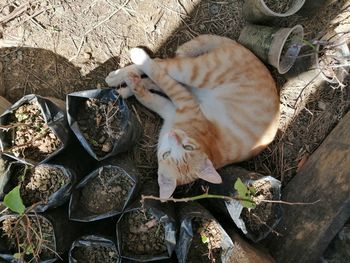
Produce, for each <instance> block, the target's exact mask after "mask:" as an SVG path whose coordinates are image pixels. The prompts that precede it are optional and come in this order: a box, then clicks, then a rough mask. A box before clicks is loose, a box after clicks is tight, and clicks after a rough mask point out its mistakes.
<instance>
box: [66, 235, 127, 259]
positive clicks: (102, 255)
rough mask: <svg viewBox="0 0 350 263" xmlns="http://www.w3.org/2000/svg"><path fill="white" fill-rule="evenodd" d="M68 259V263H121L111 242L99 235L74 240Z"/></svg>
mask: <svg viewBox="0 0 350 263" xmlns="http://www.w3.org/2000/svg"><path fill="white" fill-rule="evenodd" d="M89 256H90V258H89V261H88V260H87V259H88V257H89ZM68 258H69V263H85V262H87V261H88V262H93V261H94V262H104V263H120V262H121V258H120V256H119V253H118V250H117V247H116V245H115V244H114V242H113V240H112V239H109V238H107V237H103V236H100V235H87V236H82V237H80V238H78V239H77V240H75V241H74V242H73V244H72V246H71V248H70V250H69V255H68ZM79 259H80V260H79Z"/></svg>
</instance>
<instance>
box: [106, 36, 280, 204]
mask: <svg viewBox="0 0 350 263" xmlns="http://www.w3.org/2000/svg"><path fill="white" fill-rule="evenodd" d="M130 55H131V60H132V62H133V63H134V64H132V65H130V66H127V67H125V68H122V69H119V70H116V71H113V72H111V73H110V74H109V75H108V76H107V78H106V82H107V83H108V85H109V86H113V87H117V86H118V85H120V84H122V83H126V84H127V87H124V88H120V89H119V90H118V92H119V93H120V95H121V96H122V97H123V98H128V97H129V96H132V95H135V96H136V98H137V99H138V100H139V101H140V102H141V103H142V104H143V105H144V106H145V107H147V108H149V109H151V110H152V111H155V112H156V113H158V114H159V115H160V116H161V117H162V118H163V120H164V123H163V126H162V129H161V132H160V135H159V141H158V151H157V157H158V164H159V167H158V183H159V189H160V197H161V198H169V197H170V196H171V195H172V194H173V192H174V190H175V188H176V186H177V185H183V184H188V183H190V182H193V181H194V180H196V179H198V178H201V179H203V180H206V181H208V182H211V183H217V184H218V183H221V182H222V180H221V177H220V175H219V174H218V173H217V171H216V169H217V168H220V167H223V166H225V165H227V164H231V163H235V162H241V161H243V160H246V159H248V158H251V157H253V156H255V155H256V154H258V153H259V152H261V151H262V150H263V149H264V148H266V146H267V145H268V144H269V143H270V142H271V141H272V140H273V139H274V137H275V134H276V132H277V128H278V123H279V95H278V92H277V90H276V84H275V82H274V80H273V78H272V76H271V74H270V72H269V71H268V69H267V68H266V66H265V65H264V64H263V63H262V62H261V61H260V60H259V59H258V58H257V57H256V56H255V55H254V54H253V53H251V52H250V51H249V50H248V49H246V48H245V47H243V46H242V45H240V44H238V43H237V42H236V41H234V40H231V39H229V38H225V37H220V36H215V35H200V36H198V37H196V38H194V39H193V40H191V41H189V42H186V43H185V44H183V45H182V46H180V47H179V48H178V49H177V52H176V56H175V57H174V58H169V59H151V58H150V57H149V56H148V55H147V54H146V52H145V51H144V50H142V49H140V48H134V49H132V50H131V51H130ZM143 73H144V74H146V75H147V76H148V77H149V78H141V77H140V76H141V74H143ZM151 89H156V90H159V91H162V92H164V93H165V94H166V95H167V97H168V98H169V99H168V98H166V97H164V96H160V95H158V94H156V93H153V92H151V91H150V90H151Z"/></svg>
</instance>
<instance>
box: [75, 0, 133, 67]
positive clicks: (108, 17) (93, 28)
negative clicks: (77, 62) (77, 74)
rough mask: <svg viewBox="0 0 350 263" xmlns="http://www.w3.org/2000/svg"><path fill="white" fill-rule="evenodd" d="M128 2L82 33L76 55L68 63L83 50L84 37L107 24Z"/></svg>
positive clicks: (127, 0)
mask: <svg viewBox="0 0 350 263" xmlns="http://www.w3.org/2000/svg"><path fill="white" fill-rule="evenodd" d="M129 1H130V0H126V1H125V2H124V4H122V5H121V6H120V7H119V8H118V9H116V10H114V11H113V12H112V13H111V14H110V15H109V16H107V17H106V18H105V19H103V20H102V21H100V22H99V23H97V24H96V25H95V26H93V27H92V28H90V29H89V30H88V31H86V32H85V33H84V35H83V36H82V38H81V40H80V44H79V48H78V51H77V53H76V54H75V55H74V56H73V57H71V58H70V59H69V61H72V60H74V59H76V58H77V57H78V56H79V54H80V52H81V49H82V48H83V45H84V43H85V39H86V36H87V35H88V34H89V33H90V32H92V31H94V30H95V29H96V28H98V27H99V26H101V25H102V24H103V23H105V22H107V21H108V20H109V19H111V18H112V17H113V16H114V15H115V14H116V13H118V12H119V11H120V10H122V9H123V8H124V7H125V6H126V5H127V4H128V3H129Z"/></svg>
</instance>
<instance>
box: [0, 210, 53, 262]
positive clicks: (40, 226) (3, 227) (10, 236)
mask: <svg viewBox="0 0 350 263" xmlns="http://www.w3.org/2000/svg"><path fill="white" fill-rule="evenodd" d="M0 233H1V238H2V239H3V240H4V241H5V244H6V245H7V247H8V251H9V252H10V253H11V254H8V255H6V254H0V256H1V257H2V258H4V259H7V260H10V259H13V255H14V254H15V253H18V252H19V251H20V252H21V253H22V255H23V256H24V259H25V260H26V261H27V262H28V261H30V260H33V262H39V261H40V262H54V261H55V260H56V254H55V253H54V251H56V240H55V233H54V227H53V225H52V224H51V222H50V221H49V220H47V219H46V218H45V217H42V216H40V215H34V214H31V215H24V216H18V215H5V216H2V217H1V218H0ZM29 240H30V241H29ZM39 244H41V245H39Z"/></svg>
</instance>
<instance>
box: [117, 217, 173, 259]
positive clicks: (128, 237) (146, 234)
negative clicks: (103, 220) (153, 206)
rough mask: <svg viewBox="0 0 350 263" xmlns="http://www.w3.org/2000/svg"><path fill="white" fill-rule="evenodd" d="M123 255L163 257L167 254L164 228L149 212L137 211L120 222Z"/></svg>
mask: <svg viewBox="0 0 350 263" xmlns="http://www.w3.org/2000/svg"><path fill="white" fill-rule="evenodd" d="M119 224H120V225H119V231H121V236H122V255H124V256H135V255H151V256H156V255H161V254H164V253H166V251H167V248H166V245H165V232H164V226H163V224H161V223H160V222H159V221H158V219H156V218H155V217H154V216H152V215H151V213H149V212H148V211H146V212H145V213H144V212H143V211H142V210H135V211H132V212H129V213H127V214H125V215H124V216H123V218H122V220H121V221H120V222H119Z"/></svg>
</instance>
